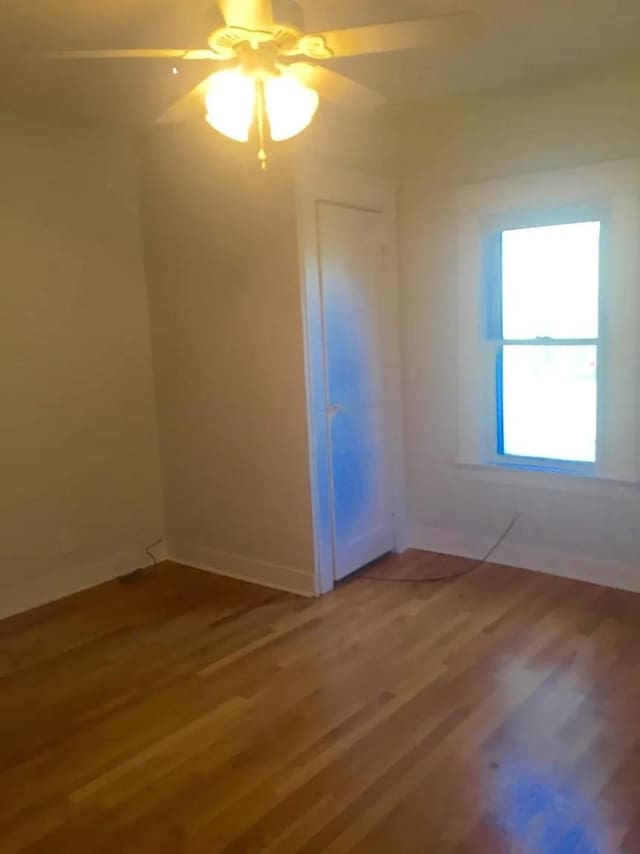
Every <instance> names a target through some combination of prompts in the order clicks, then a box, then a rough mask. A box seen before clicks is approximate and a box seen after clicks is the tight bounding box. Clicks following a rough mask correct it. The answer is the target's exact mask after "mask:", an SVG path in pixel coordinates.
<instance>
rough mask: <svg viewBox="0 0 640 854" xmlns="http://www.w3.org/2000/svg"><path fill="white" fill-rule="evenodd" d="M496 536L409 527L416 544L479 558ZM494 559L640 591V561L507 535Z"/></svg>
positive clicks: (413, 546)
mask: <svg viewBox="0 0 640 854" xmlns="http://www.w3.org/2000/svg"><path fill="white" fill-rule="evenodd" d="M497 537H498V535H496V537H495V538H494V539H491V538H489V537H484V536H477V535H473V534H468V533H466V532H465V531H462V530H458V529H453V528H439V527H435V526H429V525H421V524H419V523H417V524H416V523H414V524H412V525H410V528H409V540H410V543H411V547H412V548H416V549H424V550H425V551H433V552H440V553H442V554H449V555H457V556H459V557H468V558H474V559H479V558H480V557H482V556H483V555H485V554H486V553H487V552H488V551H489V549H490V548H491V547H492V545H494V544H495V542H496V540H497ZM491 560H492V562H493V563H501V564H506V565H507V566H517V567H519V568H520V569H528V570H533V571H535V572H544V573H546V574H547V575H558V576H561V577H562V578H573V579H576V580H577V581H587V582H590V583H591V584H602V585H604V586H606V587H615V588H618V589H620V590H630V591H632V592H634V593H640V564H638V565H637V564H629V563H624V562H622V561H616V560H608V559H605V558H598V557H594V556H592V555H585V554H579V553H574V552H568V551H562V550H560V549H550V548H546V547H544V546H527V545H522V544H519V543H517V542H509V540H508V539H507V540H506V541H505V542H504V543H502V544H501V545H500V546H499V547H498V549H497V550H496V551H495V553H494V554H493V555H492V557H491Z"/></svg>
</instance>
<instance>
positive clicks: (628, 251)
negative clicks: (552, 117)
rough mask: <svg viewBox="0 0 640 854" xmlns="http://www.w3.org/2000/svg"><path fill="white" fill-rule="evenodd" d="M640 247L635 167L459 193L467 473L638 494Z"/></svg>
mask: <svg viewBox="0 0 640 854" xmlns="http://www.w3.org/2000/svg"><path fill="white" fill-rule="evenodd" d="M638 234H640V166H639V165H638V162H637V161H635V160H628V161H620V162H616V163H602V164H597V165H594V166H586V167H580V168H577V169H570V170H564V171H562V170H558V171H554V172H549V173H540V174H536V175H529V176H519V177H517V178H513V179H508V180H500V181H491V182H487V183H485V184H478V185H473V186H469V187H463V188H461V189H460V190H459V191H458V251H457V255H456V262H457V267H458V312H459V323H458V350H459V359H458V362H459V370H458V401H459V406H458V464H459V465H461V466H463V467H472V468H473V469H474V470H476V476H480V475H481V473H482V472H481V471H480V472H478V471H477V470H478V469H480V470H482V471H484V472H486V473H487V476H490V477H491V478H492V479H494V480H495V479H496V477H497V478H498V479H500V478H503V479H504V478H505V477H507V475H508V478H509V480H508V482H515V481H518V478H520V479H521V480H522V481H523V482H525V481H526V482H527V483H530V482H532V480H531V479H532V478H533V479H534V480H535V478H540V477H541V475H540V473H543V474H544V473H546V474H547V475H548V476H553V477H556V480H555V481H554V483H556V484H558V485H561V483H562V482H561V481H559V480H558V479H557V475H570V476H575V475H581V476H588V477H592V478H597V479H601V480H602V479H604V480H608V481H615V482H618V483H622V484H624V483H627V484H628V483H637V482H638V480H639V476H638V475H639V466H638V459H639V457H640V453H639V447H638V441H639V439H638V422H639V420H640V419H639V414H638V398H639V395H638V386H639V381H640V371H639V370H638V362H639V346H638V333H639V332H640V325H639V322H638V313H639V310H640V305H639V295H640V263H639V257H638V252H639V249H638V246H639V241H638ZM501 472H502V473H503V474H500V473H501ZM514 479H515V480H514ZM518 482H519V481H518ZM539 482H541V483H544V484H547V485H550V484H549V482H548V481H539ZM574 484H575V478H574V479H573V480H572V486H571V488H573V485H574Z"/></svg>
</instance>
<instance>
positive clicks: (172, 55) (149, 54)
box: [34, 48, 220, 60]
mask: <svg viewBox="0 0 640 854" xmlns="http://www.w3.org/2000/svg"><path fill="white" fill-rule="evenodd" d="M34 58H35V59H42V60H48V59H219V58H220V57H218V56H217V55H216V54H215V53H214V52H213V51H212V50H208V49H206V48H205V49H204V50H201V49H200V48H196V49H193V50H190V49H189V48H176V49H166V50H165V49H163V48H158V49H156V48H142V49H140V50H130V49H128V48H125V49H122V50H119V49H116V50H53V51H47V52H44V53H37V54H34Z"/></svg>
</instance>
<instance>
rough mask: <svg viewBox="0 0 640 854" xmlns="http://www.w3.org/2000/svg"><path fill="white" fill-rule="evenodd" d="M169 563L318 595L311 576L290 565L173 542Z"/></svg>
mask: <svg viewBox="0 0 640 854" xmlns="http://www.w3.org/2000/svg"><path fill="white" fill-rule="evenodd" d="M168 556H169V560H172V561H174V562H175V563H183V564H186V565H187V566H193V567H194V568H195V569H203V570H205V572H212V573H214V574H216V575H225V576H227V577H228V578H236V579H238V580H239V581H248V582H250V583H251V584H259V585H261V586H262V587H273V588H275V589H276V590H284V591H286V592H287V593H295V594H297V595H298V596H315V595H316V592H315V579H314V577H313V575H312V574H311V573H308V572H304V571H303V570H301V569H296V568H294V567H291V566H281V565H280V564H277V563H268V562H267V561H262V560H256V559H255V558H249V557H244V556H242V555H235V554H227V553H226V552H219V551H215V550H214V549H210V548H207V547H206V546H195V545H192V544H190V543H180V542H175V541H170V542H169V544H168Z"/></svg>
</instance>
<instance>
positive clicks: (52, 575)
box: [0, 544, 167, 619]
mask: <svg viewBox="0 0 640 854" xmlns="http://www.w3.org/2000/svg"><path fill="white" fill-rule="evenodd" d="M153 553H154V554H155V556H156V559H157V560H158V561H162V560H166V557H167V550H166V547H165V546H164V544H161V545H158V546H154V548H153ZM146 566H152V561H150V560H149V558H148V557H147V555H146V554H145V552H144V546H141V547H140V548H135V549H127V550H125V551H121V552H116V553H115V554H110V555H108V556H105V557H102V558H97V559H94V560H91V561H85V562H82V563H76V564H71V565H70V566H65V567H62V568H58V569H55V570H53V571H51V572H43V573H41V574H39V575H36V576H34V577H33V578H28V579H27V580H25V581H24V582H23V583H22V584H20V585H15V586H12V587H0V619H2V618H3V617H9V616H11V615H12V614H19V613H20V612H21V611H28V610H29V609H30V608H36V607H37V606H38V605H45V604H46V603H47V602H53V601H55V600H56V599H62V598H64V597H65V596H70V595H71V594H72V593H78V592H79V591H80V590H86V589H87V588H88V587H95V586H96V585H97V584H102V583H103V582H104V581H111V580H113V579H114V578H117V577H118V576H119V575H124V574H125V573H128V572H132V571H133V570H134V569H137V568H138V567H146Z"/></svg>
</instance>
